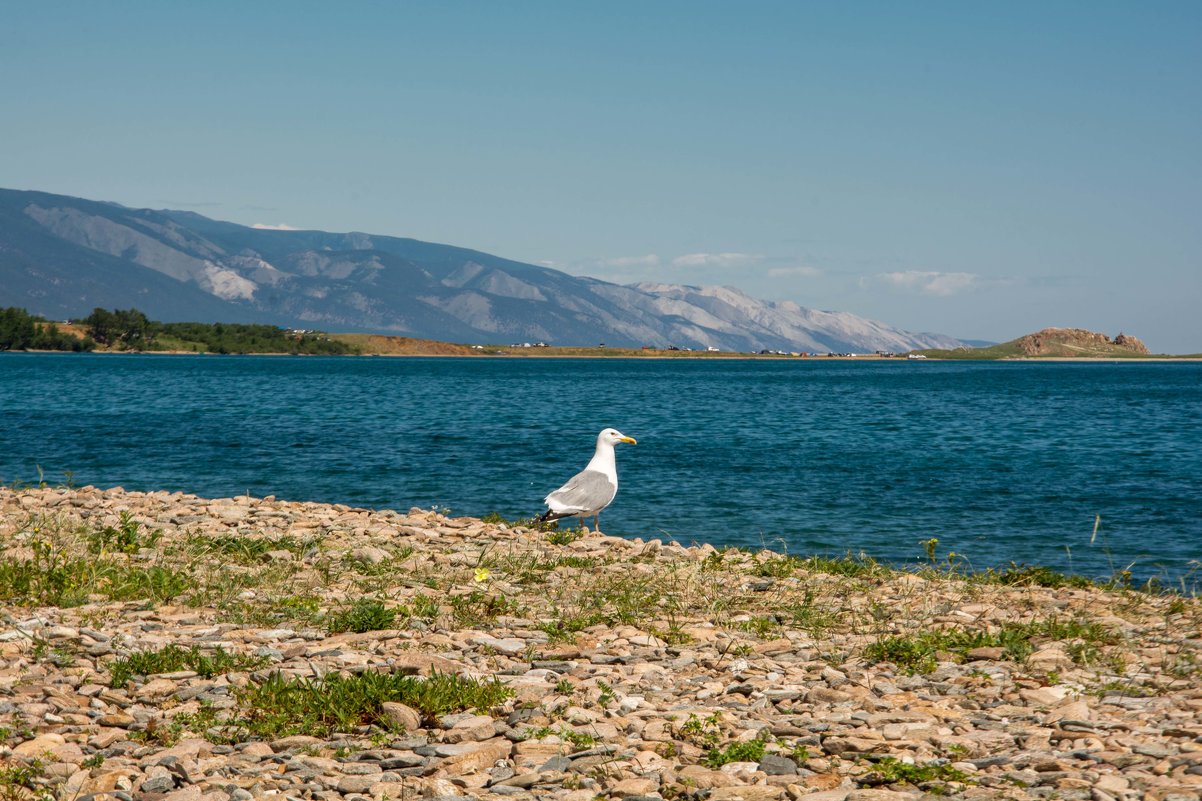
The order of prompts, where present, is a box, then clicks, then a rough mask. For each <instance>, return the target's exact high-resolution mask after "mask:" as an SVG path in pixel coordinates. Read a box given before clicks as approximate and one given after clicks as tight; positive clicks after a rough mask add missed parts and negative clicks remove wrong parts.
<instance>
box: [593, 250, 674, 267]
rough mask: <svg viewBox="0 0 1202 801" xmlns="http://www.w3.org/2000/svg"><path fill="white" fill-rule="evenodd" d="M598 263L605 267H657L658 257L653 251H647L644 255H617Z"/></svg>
mask: <svg viewBox="0 0 1202 801" xmlns="http://www.w3.org/2000/svg"><path fill="white" fill-rule="evenodd" d="M600 263H601V264H603V265H604V266H606V267H658V266H659V265H660V258H659V256H656V255H655V254H654V253H648V254H647V255H646V256H617V257H615V258H612V259H602V260H601V262H600Z"/></svg>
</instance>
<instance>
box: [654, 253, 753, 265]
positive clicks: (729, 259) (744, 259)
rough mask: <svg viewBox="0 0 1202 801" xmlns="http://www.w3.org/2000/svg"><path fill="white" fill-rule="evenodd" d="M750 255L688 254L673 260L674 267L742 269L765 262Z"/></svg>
mask: <svg viewBox="0 0 1202 801" xmlns="http://www.w3.org/2000/svg"><path fill="white" fill-rule="evenodd" d="M763 258H764V257H763V256H753V255H751V254H750V253H686V254H685V255H683V256H677V257H676V258H674V259H672V266H673V267H719V268H721V267H741V266H743V265H746V264H754V263H756V262H759V261H763Z"/></svg>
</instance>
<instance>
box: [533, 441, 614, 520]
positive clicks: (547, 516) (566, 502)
mask: <svg viewBox="0 0 1202 801" xmlns="http://www.w3.org/2000/svg"><path fill="white" fill-rule="evenodd" d="M619 442H629V443H630V444H631V445H636V444H638V443H636V442H635V440H634V437H628V436H626V435H625V434H623V433H622V432H621V431H618V430H617V429H615V428H606V429H604V430H602V431H601V433H600V434H598V435H597V450H596V451H595V452H594V453H593V458H592V460H591V461H589V463H588V465H587V466H586V467H585V468H584V469H583V470H581V471H580V472H579V473H577V474H576V475H574V476H572V477H571V478H570V479H568V483H566V484H564V485H563V486H562V487H560V488H559V489H557V490H555V491H554V492H552V493H551V494H550V495H548V496H547V497H546V498H544V499H543V501H544V503H546V504H547V511H546V512H545V513H544V514H543V515H542V517H540V518H538V521H539V522H540V523H545V522H547V521H548V520H558V519H559V518H561V517H579V518H580V526H581V528H583V527H584V518H586V517H588V516H589V515H592V517H593V530H595V531H597V532H598V533H599V532H600V529H601V510H602V509H604V508H605V507H606V506H609V503H610V501H612V500H613V499H614V496H615V495H617V494H618V463H617V461H616V460H615V459H614V445H616V444H617V443H619Z"/></svg>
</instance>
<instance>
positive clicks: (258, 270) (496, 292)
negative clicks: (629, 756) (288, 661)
mask: <svg viewBox="0 0 1202 801" xmlns="http://www.w3.org/2000/svg"><path fill="white" fill-rule="evenodd" d="M5 305H11V306H21V307H24V308H27V309H29V310H30V311H31V312H34V313H38V314H42V315H45V316H48V317H56V318H62V317H68V316H78V315H82V314H86V313H87V312H89V311H91V310H92V309H93V308H95V307H98V306H99V307H104V308H128V307H130V306H135V307H137V308H138V309H140V310H141V311H143V312H145V313H146V314H148V315H149V316H150V317H152V318H156V319H161V320H164V321H199V322H215V321H222V322H265V323H275V324H278V325H284V326H292V327H302V328H324V329H327V330H331V331H363V332H374V333H388V334H395V335H404V336H411V337H421V338H427V339H437V340H444V341H453V342H493V343H496V342H509V341H545V342H549V343H553V344H557V345H587V344H597V343H598V342H605V343H607V344H611V345H615V346H635V347H637V346H639V345H644V344H646V345H653V346H659V347H663V346H667V345H677V346H680V347H694V348H698V347H700V348H704V347H717V348H721V349H723V350H739V351H749V350H761V349H765V348H767V349H782V350H806V351H860V352H863V351H873V350H892V351H899V350H911V349H915V348H955V347H960V346H962V345H963V343H962V342H961V341H960V340H957V339H955V338H953V337H948V336H942V335H939V334H919V333H913V332H909V331H903V330H901V329H897V328H894V327H892V326H889V325H886V324H885V323H880V322H876V321H873V320H867V319H864V318H862V317H857V316H856V315H853V314H849V313H846V312H828V311H816V310H814V309H807V308H804V307H802V306H799V305H797V304H795V303H788V302H783V303H774V302H770V301H762V300H757V299H755V298H752V297H750V296H748V295H746V294H744V293H742V292H740V291H739V290H737V289H733V288H731V287H692V286H682V285H677V284H657V283H643V284H634V285H620V284H613V283H609V282H606V281H601V280H598V279H595V278H586V277H579V276H573V275H568V274H567V273H563V272H560V271H558V270H553V269H550V268H548V267H540V266H537V265H533V264H524V263H522V262H517V261H512V260H509V259H504V258H501V257H498V256H493V255H490V254H487V253H482V252H480V251H475V250H470V249H467V248H461V247H455V246H451V245H441V244H434V243H430V242H422V241H419V240H416V239H405V238H399V237H391V236H377V235H373V234H366V233H360V232H350V233H327V232H323V231H292V230H274V229H261V228H251V227H247V226H243V225H237V224H235V223H229V222H222V221H219V220H212V219H209V218H207V217H204V216H201V215H199V214H195V213H193V212H187V211H173V210H159V211H155V210H151V209H131V208H127V207H125V206H121V205H118V204H115V203H107V202H101V201H93V200H84V199H80V198H73V197H68V196H64V195H53V194H49V193H45V192H33V191H19V190H9V189H0V306H5Z"/></svg>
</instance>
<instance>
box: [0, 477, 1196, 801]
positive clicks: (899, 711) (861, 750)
mask: <svg viewBox="0 0 1202 801" xmlns="http://www.w3.org/2000/svg"><path fill="white" fill-rule="evenodd" d="M834 568H838V569H834ZM1052 583H1056V582H1052ZM0 598H2V599H3V600H4V603H5V608H4V614H3V617H2V618H0V731H2V732H3V735H2V737H3V739H0V769H3V771H4V773H3V774H2V775H3V776H4V777H6V778H5V779H4V781H5V782H8V784H6V785H5V786H4V791H5V792H11V793H12V795H11V797H14V798H22V797H31V798H32V797H35V793H43V792H44V793H45V797H56V798H77V799H91V800H93V801H108V799H126V800H127V801H128V800H129V799H153V800H155V801H158V800H160V799H161V800H162V801H184V800H185V799H188V800H189V801H190V800H191V799H197V801H244V800H245V799H253V798H267V797H273V798H295V799H302V798H307V799H323V800H324V801H382V799H385V798H388V799H400V798H406V799H421V798H442V799H460V800H461V801H462V800H464V799H499V798H513V799H518V800H519V801H534V800H535V799H540V800H541V799H554V800H555V801H591V800H592V799H596V798H603V799H627V800H628V801H659V800H660V799H703V798H709V799H711V800H715V799H717V800H725V801H734V800H735V799H744V801H786V800H787V801H799V800H803V799H813V801H869V800H870V799H871V801H911V800H917V799H919V798H926V797H934V796H936V795H937V796H939V797H950V798H959V799H994V798H1005V799H1013V801H1030V800H1032V799H1044V798H1061V799H1080V800H1081V801H1086V799H1092V800H1093V801H1135V799H1144V798H1146V799H1156V800H1157V801H1174V800H1176V801H1184V800H1185V799H1196V798H1198V796H1199V792H1200V791H1202V683H1199V677H1200V675H1202V602H1199V600H1198V599H1197V598H1195V597H1193V596H1170V595H1157V594H1151V593H1149V594H1143V593H1137V592H1132V591H1129V590H1124V589H1118V590H1110V589H1105V588H1101V587H1086V586H1081V587H1076V588H1070V587H1061V588H1048V587H1043V586H1034V585H1032V586H1007V585H1004V584H1001V583H990V582H988V581H982V580H979V579H977V580H973V581H966V580H965V579H964V578H963V577H961V576H959V575H957V574H956V573H955V572H954V571H953V570H943V569H932V570H931V571H929V572H928V573H926V574H923V575H917V574H913V573H907V572H896V571H889V570H886V569H883V568H880V567H879V566H875V565H873V564H872V563H870V562H864V561H844V562H842V563H840V564H839V565H828V563H826V562H823V561H820V560H801V559H797V558H795V557H794V558H790V557H786V556H784V555H782V554H775V553H771V552H767V551H764V552H761V553H758V554H751V553H745V552H739V551H717V550H715V549H714V548H712V547H709V546H700V547H692V548H685V547H681V546H680V545H679V544H677V543H675V542H661V541H659V540H649V541H643V540H638V539H635V540H624V539H620V538H616V537H607V536H602V535H599V534H592V533H587V532H586V533H584V534H583V535H576V534H574V533H571V532H568V531H556V532H545V531H540V530H535V529H532V528H527V527H525V526H522V525H514V524H506V523H485V522H483V521H480V520H475V519H470V518H448V517H445V516H443V515H441V514H438V513H436V512H432V511H425V510H420V509H411V510H409V511H408V512H406V513H399V512H394V511H389V510H381V511H371V510H366V509H355V508H350V507H347V506H343V505H324V504H315V503H289V502H283V501H279V500H277V499H274V498H270V497H269V498H250V497H239V498H224V499H207V498H199V497H196V496H193V495H185V494H181V493H166V492H155V493H135V492H125V491H122V490H120V489H112V490H107V491H101V490H98V489H94V488H91V487H85V488H82V489H53V488H32V489H23V490H16V489H0ZM360 601H371V602H372V603H371V604H369V605H368V606H370V607H371V608H372V609H374V612H373V613H372V615H370V616H361V617H360V618H357V619H356V622H354V624H353V625H351V626H349V628H350V630H346V629H347V628H348V624H347V620H348V618H345V617H344V616H343V614H344V613H345V612H346V611H347V610H348V609H356V608H361V605H357V602H360ZM362 608H367V607H362ZM385 612H387V613H388V614H385ZM1003 632H1008V634H1007V636H1006V637H1002V636H1001V635H1002V633H1003ZM171 646H175V647H176V648H177V650H178V652H179V653H187V654H191V655H193V661H192V662H191V663H190V666H189V667H188V668H186V669H179V668H177V667H168V666H163V667H159V668H158V669H157V672H156V669H155V668H154V664H153V662H146V661H145V660H143V661H141V662H138V663H136V664H135V663H132V662H130V657H131V656H133V655H135V654H139V653H140V654H143V655H145V654H162V653H164V651H165V650H166V649H168V648H169V647H171ZM218 653H221V654H224V657H223V658H222V659H220V660H219V659H217V658H216V657H217V654H218ZM201 657H204V658H207V659H209V661H207V662H205V661H202V660H201ZM122 665H124V666H125V668H126V669H125V670H124V672H120V671H121V666H122ZM139 665H140V667H139ZM367 673H382V674H389V675H400V676H414V677H417V678H418V679H419V680H421V677H431V676H434V675H435V674H436V673H437V674H441V675H447V674H451V675H460V676H466V677H474V678H479V679H483V680H487V681H492V680H496V681H499V682H501V683H503V684H504V685H506V686H507V688H508V690H509V692H510V695H509V697H508V699H506V700H504V701H503V702H501V703H500V704H499V705H497V706H495V707H490V708H487V709H461V710H452V711H449V712H446V713H445V714H435V715H429V714H420V713H419V711H418V710H416V709H414V708H412V707H410V706H409V705H407V704H405V703H401V702H399V701H396V700H387V701H385V702H384V704H382V705H381V709H380V710H379V716H378V718H377V722H376V723H372V724H356V723H355V722H354V721H353V720H352V721H350V722H347V723H343V724H341V725H340V726H336V727H333V728H330V727H326V728H324V729H323V728H319V727H318V726H316V725H309V726H308V727H307V728H305V727H304V724H305V722H306V721H305V719H304V718H303V717H295V719H294V718H293V717H289V715H293V716H296V715H297V714H298V713H296V712H295V711H294V710H293V706H294V705H292V704H290V703H286V702H288V701H289V699H288V698H286V697H284V696H282V695H280V696H277V697H278V700H279V705H278V707H277V706H273V705H272V704H271V703H270V697H268V699H267V701H264V700H263V698H262V697H259V700H258V701H254V702H252V701H250V700H248V699H250V698H252V697H254V696H253V695H252V694H250V693H249V692H248V691H249V690H253V689H254V688H256V687H260V688H261V687H262V686H264V685H265V684H266V683H267V682H268V681H269V680H270V679H271V677H273V676H279V677H282V678H283V679H285V680H298V681H301V682H302V683H304V682H313V681H318V680H320V679H321V677H331V676H341V677H352V676H356V675H361V674H367ZM425 680H426V681H428V680H429V679H428V678H427V679H425ZM331 703H333V701H332V700H331ZM256 704H257V706H256ZM290 710H293V711H290ZM268 713H270V714H275V715H277V716H279V721H280V722H282V723H289V722H291V723H294V724H296V726H301V728H302V730H300V731H296V730H289V731H287V732H283V731H281V732H280V733H279V734H278V735H269V734H265V733H263V730H262V729H259V730H257V731H259V733H258V734H255V733H253V732H252V731H251V730H250V729H248V728H247V726H248V725H249V722H250V721H251V720H252V719H254V718H255V716H259V719H260V720H262V716H263V715H266V714H268ZM294 729H295V727H294ZM20 784H24V785H26V787H24V788H22V787H20V786H18V785H20ZM10 785H11V786H10ZM928 794H930V795H928ZM6 797H8V796H6ZM37 797H43V796H42V795H37Z"/></svg>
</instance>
